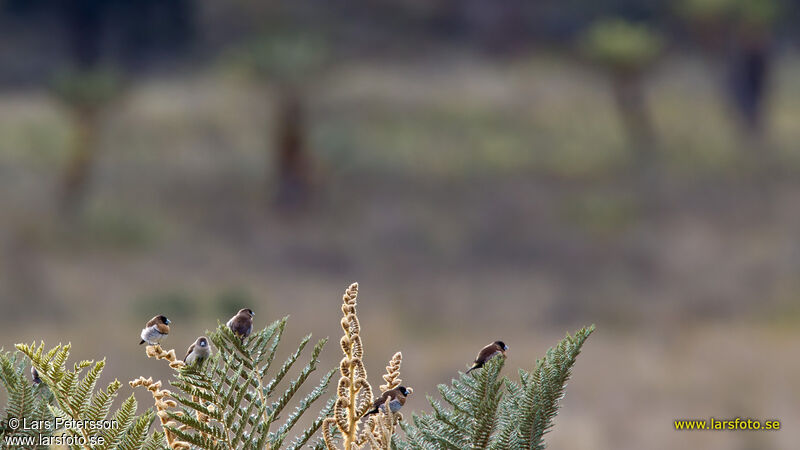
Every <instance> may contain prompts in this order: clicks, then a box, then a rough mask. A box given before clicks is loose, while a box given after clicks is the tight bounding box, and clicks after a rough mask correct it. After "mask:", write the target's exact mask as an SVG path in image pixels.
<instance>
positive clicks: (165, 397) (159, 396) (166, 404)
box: [129, 347, 192, 450]
mask: <svg viewBox="0 0 800 450" xmlns="http://www.w3.org/2000/svg"><path fill="white" fill-rule="evenodd" d="M159 348H160V347H159ZM129 384H130V385H131V387H136V386H144V387H145V388H146V389H147V390H148V391H150V392H152V393H153V399H154V400H155V404H156V411H157V412H156V414H158V418H159V420H160V421H161V426H162V427H164V436H165V437H166V439H167V446H169V448H171V449H173V450H178V449H190V448H192V446H191V445H190V444H189V443H188V442H184V441H181V440H178V439H177V438H175V436H173V435H172V433H170V432H169V430H167V428H166V427H165V425H168V424H169V425H170V426H174V422H172V421H170V420H169V415H168V414H167V411H168V410H169V409H170V408H176V407H177V406H178V403H177V402H175V400H173V399H171V398H169V397H171V396H172V393H171V392H170V391H168V390H166V389H161V382H160V381H156V382H153V377H149V378H145V377H139V378H137V379H135V380H133V381H130V382H129Z"/></svg>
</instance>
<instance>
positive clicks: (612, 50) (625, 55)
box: [581, 18, 664, 72]
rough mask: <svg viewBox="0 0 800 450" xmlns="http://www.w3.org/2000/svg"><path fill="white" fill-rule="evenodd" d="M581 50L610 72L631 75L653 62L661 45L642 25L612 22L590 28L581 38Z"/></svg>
mask: <svg viewBox="0 0 800 450" xmlns="http://www.w3.org/2000/svg"><path fill="white" fill-rule="evenodd" d="M581 46H582V49H583V51H584V53H585V54H586V55H587V56H588V57H589V58H590V59H592V60H594V61H596V62H598V63H600V64H603V65H605V66H607V67H608V68H610V69H611V70H614V71H622V72H635V71H640V70H642V69H644V68H645V67H647V66H648V65H650V64H651V63H652V62H653V61H655V59H656V58H657V57H658V55H659V54H660V53H661V50H662V48H663V46H664V41H663V39H662V38H661V36H660V35H659V34H658V33H657V32H655V31H654V30H652V29H651V28H650V27H649V26H648V25H646V24H635V23H630V22H627V21H625V20H623V19H616V18H615V19H603V20H599V21H597V22H596V23H595V24H593V25H592V26H591V27H590V28H589V29H588V30H587V31H586V33H585V34H584V35H583V38H582V40H581Z"/></svg>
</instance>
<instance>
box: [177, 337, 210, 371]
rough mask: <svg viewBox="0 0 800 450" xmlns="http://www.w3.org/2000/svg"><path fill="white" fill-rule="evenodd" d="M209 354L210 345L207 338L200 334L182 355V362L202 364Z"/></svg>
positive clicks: (189, 364)
mask: <svg viewBox="0 0 800 450" xmlns="http://www.w3.org/2000/svg"><path fill="white" fill-rule="evenodd" d="M209 356H211V345H210V344H209V343H208V338H207V337H205V336H200V337H199V338H197V340H196V341H194V343H193V344H192V345H190V346H189V350H187V351H186V356H184V357H183V362H184V363H186V365H187V366H192V365H195V364H202V363H203V361H205V360H206V359H208V357H209Z"/></svg>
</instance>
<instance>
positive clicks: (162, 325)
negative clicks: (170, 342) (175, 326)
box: [156, 322, 169, 334]
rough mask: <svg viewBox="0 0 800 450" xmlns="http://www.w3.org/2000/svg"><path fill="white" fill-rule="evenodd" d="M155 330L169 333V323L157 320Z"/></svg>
mask: <svg viewBox="0 0 800 450" xmlns="http://www.w3.org/2000/svg"><path fill="white" fill-rule="evenodd" d="M156 330H158V332H159V333H161V334H169V325H167V324H165V323H161V322H158V323H157V324H156Z"/></svg>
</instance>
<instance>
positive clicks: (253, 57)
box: [239, 33, 328, 81]
mask: <svg viewBox="0 0 800 450" xmlns="http://www.w3.org/2000/svg"><path fill="white" fill-rule="evenodd" d="M327 54H328V51H327V48H326V46H325V45H324V42H323V40H322V39H319V38H317V37H316V36H312V35H295V34H280V33H279V34H273V35H264V36H261V37H259V38H256V39H254V40H253V41H251V42H250V43H249V44H248V45H247V46H245V47H244V48H243V49H242V50H241V53H240V56H239V60H240V61H241V62H242V63H243V64H244V66H245V67H246V68H247V69H248V70H249V71H252V72H253V74H254V75H255V76H257V77H260V78H264V79H267V80H280V81H290V80H297V79H298V78H301V77H304V76H307V75H308V74H309V73H310V72H313V71H315V70H317V69H318V68H319V67H320V66H322V65H323V64H324V62H325V60H326V59H327Z"/></svg>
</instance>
